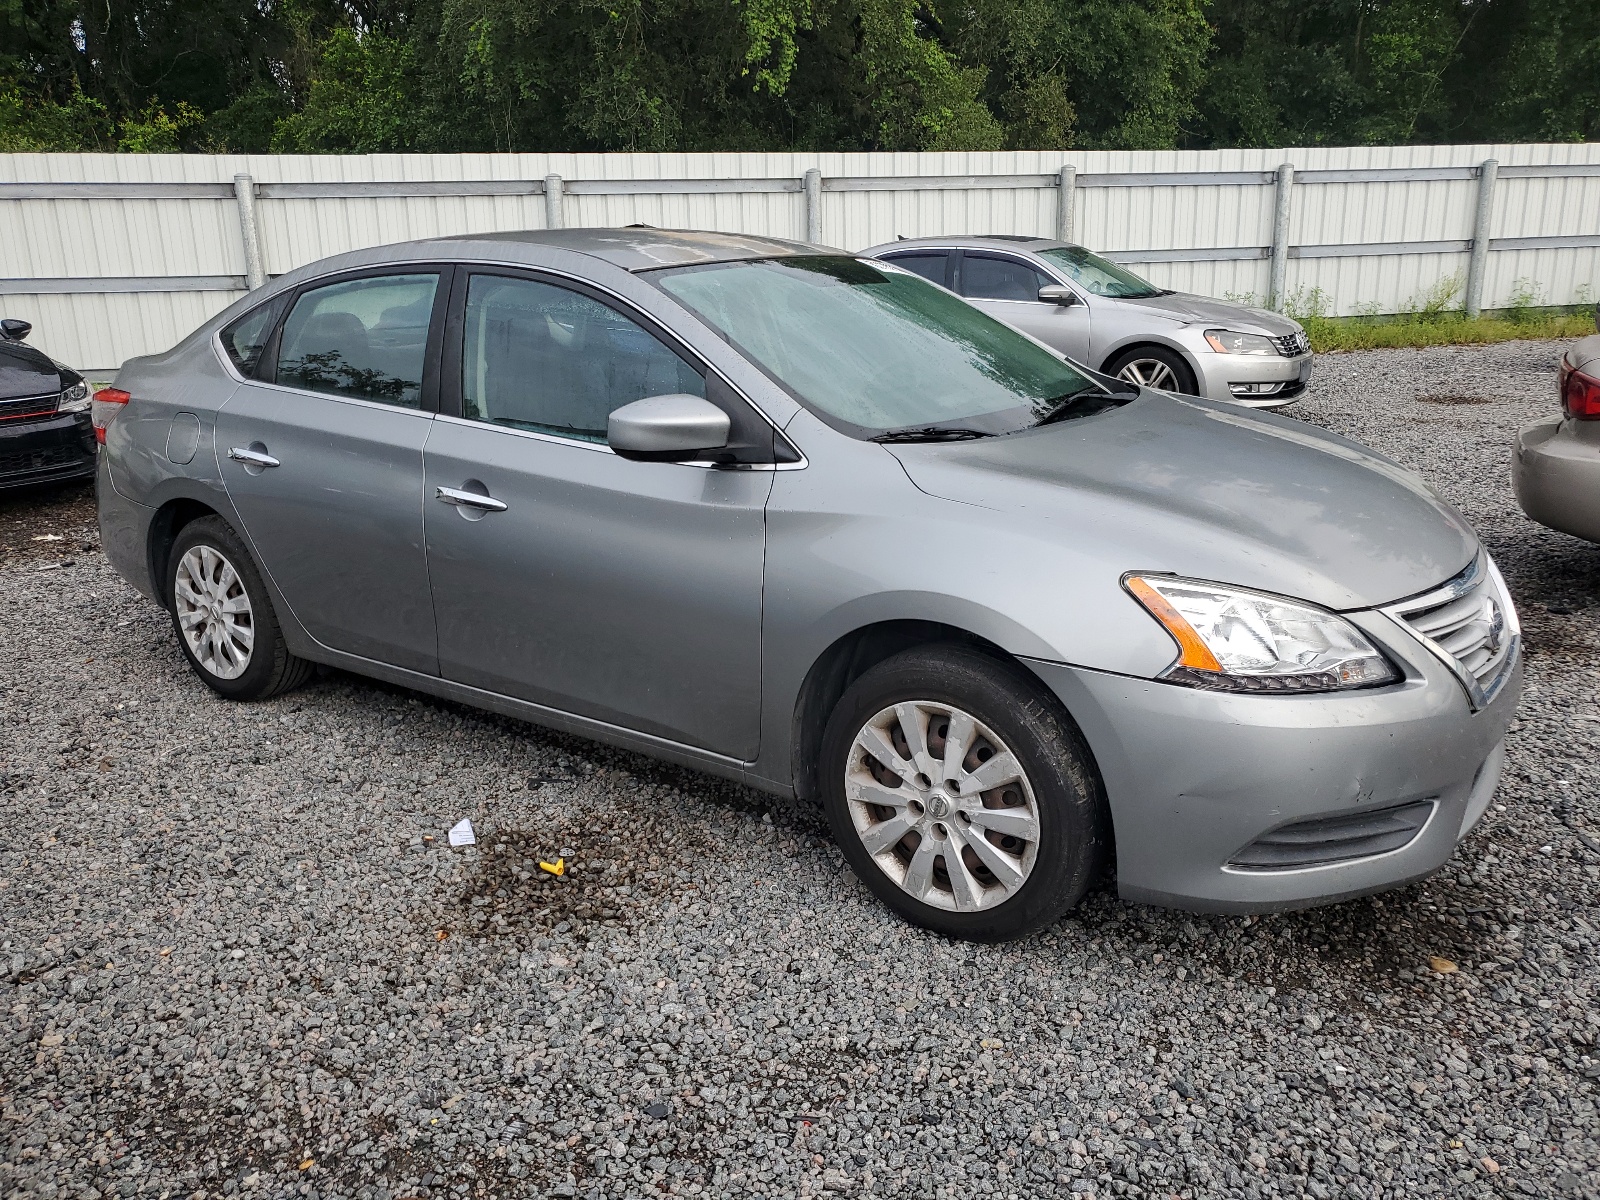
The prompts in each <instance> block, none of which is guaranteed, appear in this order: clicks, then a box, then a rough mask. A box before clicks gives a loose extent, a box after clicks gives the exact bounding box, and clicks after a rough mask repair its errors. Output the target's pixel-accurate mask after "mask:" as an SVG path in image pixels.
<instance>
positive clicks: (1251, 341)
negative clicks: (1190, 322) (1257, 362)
mask: <svg viewBox="0 0 1600 1200" xmlns="http://www.w3.org/2000/svg"><path fill="white" fill-rule="evenodd" d="M1206 341H1207V342H1208V343H1209V344H1210V346H1211V348H1212V349H1213V350H1215V351H1216V352H1217V353H1218V354H1276V353H1277V352H1278V348H1277V347H1276V346H1274V345H1273V344H1272V339H1271V338H1269V337H1262V336H1261V335H1260V334H1259V333H1235V332H1234V331H1233V330H1231V329H1208V330H1206Z"/></svg>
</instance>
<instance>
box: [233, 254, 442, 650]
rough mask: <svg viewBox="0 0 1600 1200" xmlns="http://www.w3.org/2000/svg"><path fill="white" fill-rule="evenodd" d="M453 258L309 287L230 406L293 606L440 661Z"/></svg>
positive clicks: (353, 635) (316, 629)
mask: <svg viewBox="0 0 1600 1200" xmlns="http://www.w3.org/2000/svg"><path fill="white" fill-rule="evenodd" d="M442 275H443V271H442V270H441V269H440V268H437V267H427V266H417V267H406V268H404V269H389V270H384V271H378V272H364V273H355V274H351V275H347V276H341V277H339V278H338V279H336V280H333V281H328V282H318V283H316V284H314V285H308V286H307V287H305V288H303V289H302V290H301V291H300V292H299V293H298V294H297V295H296V296H295V297H294V299H293V300H292V302H291V304H290V306H289V308H288V315H287V316H286V317H285V319H284V321H283V323H282V325H281V326H280V327H279V329H278V330H277V332H276V333H275V334H274V335H273V337H272V339H271V341H270V342H269V344H268V345H267V347H266V348H265V350H264V352H263V354H262V360H261V363H260V364H259V366H258V368H257V370H256V371H255V373H254V374H255V375H257V376H259V378H248V379H246V381H245V382H244V383H243V384H242V385H241V386H240V387H239V388H238V389H237V390H235V392H234V394H233V395H232V396H231V397H230V398H229V399H228V401H227V403H226V404H224V405H223V407H222V409H221V411H220V412H219V413H218V416H217V456H218V459H219V460H220V463H221V467H222V477H223V480H224V482H225V484H226V486H227V489H228V496H229V498H230V499H231V500H232V501H233V505H234V508H235V510H236V511H237V512H238V514H239V516H240V518H241V520H242V521H243V523H244V531H243V532H244V534H245V536H246V537H247V538H248V539H249V540H250V542H251V545H252V546H253V547H254V549H255V552H256V557H257V559H258V561H259V562H260V563H261V564H262V566H263V568H264V569H265V570H266V572H267V573H268V574H269V575H270V576H271V577H272V580H273V582H274V583H275V584H277V587H278V590H279V592H280V593H281V594H282V595H283V598H284V600H285V602H286V603H287V604H288V606H289V608H290V610H291V611H292V612H293V614H294V616H295V617H296V618H297V619H298V620H299V622H300V623H301V625H303V626H304V627H305V629H306V631H307V632H308V633H310V634H311V636H312V637H314V638H316V639H317V641H319V642H321V643H322V644H323V645H325V646H329V647H331V648H333V649H335V650H342V651H344V652H346V653H349V654H356V655H360V656H361V657H363V658H370V659H376V660H378V661H380V662H386V663H392V664H394V665H396V666H400V667H406V668H409V669H411V670H415V671H424V672H427V673H430V674H436V673H437V672H438V654H437V647H436V644H435V636H434V620H433V605H432V601H431V597H430V595H429V590H428V572H427V560H426V557H425V552H424V547H423V536H422V447H423V444H424V443H425V442H426V441H427V437H428V429H429V427H430V426H431V425H432V423H433V416H434V414H433V411H432V410H433V409H434V408H435V407H436V392H437V382H436V381H437V374H438V372H437V367H436V365H435V366H434V367H433V368H432V369H430V368H429V364H430V363H431V364H436V363H437V354H436V352H435V351H431V350H430V347H436V346H437V343H438V341H439V338H440V336H441V335H442V331H443V323H444V294H445V292H446V291H447V290H448V289H447V288H444V287H441V286H440V281H441V277H442Z"/></svg>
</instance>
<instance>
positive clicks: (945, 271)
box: [883, 247, 955, 290]
mask: <svg viewBox="0 0 1600 1200" xmlns="http://www.w3.org/2000/svg"><path fill="white" fill-rule="evenodd" d="M883 261H884V262H892V263H893V264H894V265H895V266H897V267H904V268H905V269H906V270H908V271H913V272H915V273H916V274H918V275H921V276H922V277H923V278H924V279H926V280H927V281H928V282H930V283H937V284H938V285H939V286H940V287H943V288H951V289H952V290H954V287H955V280H954V279H953V278H952V277H951V275H952V266H953V255H952V252H951V251H949V250H938V249H928V248H925V247H923V248H918V249H916V250H902V251H900V252H898V253H896V254H885V255H884V256H883Z"/></svg>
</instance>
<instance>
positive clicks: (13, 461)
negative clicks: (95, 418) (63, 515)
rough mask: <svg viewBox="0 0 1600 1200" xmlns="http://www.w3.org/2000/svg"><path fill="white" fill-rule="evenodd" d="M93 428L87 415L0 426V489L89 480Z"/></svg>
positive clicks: (70, 414)
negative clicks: (72, 480)
mask: <svg viewBox="0 0 1600 1200" xmlns="http://www.w3.org/2000/svg"><path fill="white" fill-rule="evenodd" d="M94 465H95V442H94V426H93V424H91V422H90V420H89V414H88V413H87V412H76V413H60V414H58V415H56V416H52V417H48V418H46V419H44V420H40V421H15V422H11V421H8V422H5V423H4V424H0V488H13V487H28V486H30V485H32V484H37V483H57V482H62V481H65V480H71V479H89V478H92V477H93V475H94Z"/></svg>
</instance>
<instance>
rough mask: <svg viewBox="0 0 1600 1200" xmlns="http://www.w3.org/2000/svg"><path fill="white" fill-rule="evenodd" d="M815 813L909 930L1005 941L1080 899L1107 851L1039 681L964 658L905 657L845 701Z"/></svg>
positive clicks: (1059, 721)
mask: <svg viewBox="0 0 1600 1200" xmlns="http://www.w3.org/2000/svg"><path fill="white" fill-rule="evenodd" d="M819 767H820V769H821V779H822V787H823V804H824V807H825V808H826V810H827V814H828V821H829V824H830V825H831V826H832V828H833V834H834V837H835V839H836V840H837V841H838V843H839V845H840V847H841V848H842V849H843V851H844V854H845V857H846V859H847V860H848V861H849V863H850V865H851V867H852V868H854V870H855V872H856V874H857V875H858V876H859V877H860V879H861V880H862V882H863V883H865V884H866V885H867V887H868V888H870V889H871V890H872V891H873V892H874V893H875V894H876V895H877V896H878V897H879V898H880V899H882V900H883V901H884V902H885V903H887V904H888V905H889V906H890V907H891V908H893V909H895V911H897V912H898V913H900V914H901V915H902V916H903V917H905V918H906V919H907V920H909V921H911V922H913V923H914V924H917V925H921V926H924V927H926V928H928V929H932V930H934V931H936V932H938V933H942V934H945V935H947V936H950V937H959V938H967V939H971V940H974V941H984V942H993V941H1003V940H1005V939H1008V938H1015V937H1021V936H1022V935H1024V934H1027V933H1031V932H1033V931H1034V930H1037V929H1039V928H1041V927H1043V926H1045V925H1048V924H1049V923H1050V922H1051V921H1054V920H1055V919H1056V918H1057V917H1059V916H1060V915H1061V914H1062V913H1064V912H1065V911H1066V910H1067V909H1069V908H1071V907H1072V906H1073V905H1074V904H1076V903H1077V902H1078V900H1079V899H1080V898H1081V897H1082V896H1083V894H1084V892H1085V891H1086V890H1087V888H1088V887H1089V885H1090V883H1091V882H1093V880H1094V878H1095V875H1096V874H1097V872H1098V871H1099V868H1100V865H1101V863H1102V861H1103V860H1104V858H1105V854H1106V851H1107V849H1108V841H1107V834H1108V830H1107V823H1106V820H1105V817H1104V815H1103V804H1102V801H1101V799H1100V788H1099V785H1098V782H1097V778H1096V776H1095V773H1094V770H1093V768H1092V766H1091V764H1090V761H1089V754H1088V750H1087V748H1086V747H1085V746H1084V745H1083V742H1082V739H1081V738H1080V736H1079V735H1078V733H1077V731H1076V729H1075V728H1074V727H1073V726H1072V723H1071V721H1070V720H1069V719H1068V718H1067V716H1066V715H1065V714H1064V713H1062V712H1061V711H1060V709H1059V707H1058V706H1057V705H1056V704H1055V703H1054V701H1053V700H1051V699H1050V698H1049V696H1048V694H1047V693H1045V692H1044V690H1043V689H1042V688H1041V687H1040V686H1039V685H1038V683H1037V682H1036V681H1034V680H1032V679H1031V678H1030V677H1028V676H1027V675H1026V674H1025V673H1024V672H1023V671H1022V670H1021V669H1020V668H1014V667H1008V666H1007V665H1005V664H1002V663H1000V662H998V661H997V660H995V659H992V658H990V657H989V656H987V655H985V654H982V653H979V652H977V651H975V650H972V649H970V648H968V647H965V646H959V645H942V646H934V647H925V648H921V649H917V650H909V651H906V652H905V653H902V654H898V655H896V656H894V657H893V658H890V659H887V660H885V661H884V662H881V663H879V664H878V665H877V666H875V667H873V668H872V669H871V670H869V671H867V672H866V673H865V674H864V675H862V676H861V678H860V679H858V680H856V681H855V683H853V684H852V685H851V686H850V688H849V689H848V690H847V691H846V692H845V694H844V696H843V697H841V699H840V700H839V703H838V705H837V707H835V709H834V711H833V715H832V716H831V717H830V718H829V721H828V727H827V730H826V732H825V733H824V735H823V742H822V756H821V762H820V764H819Z"/></svg>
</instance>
